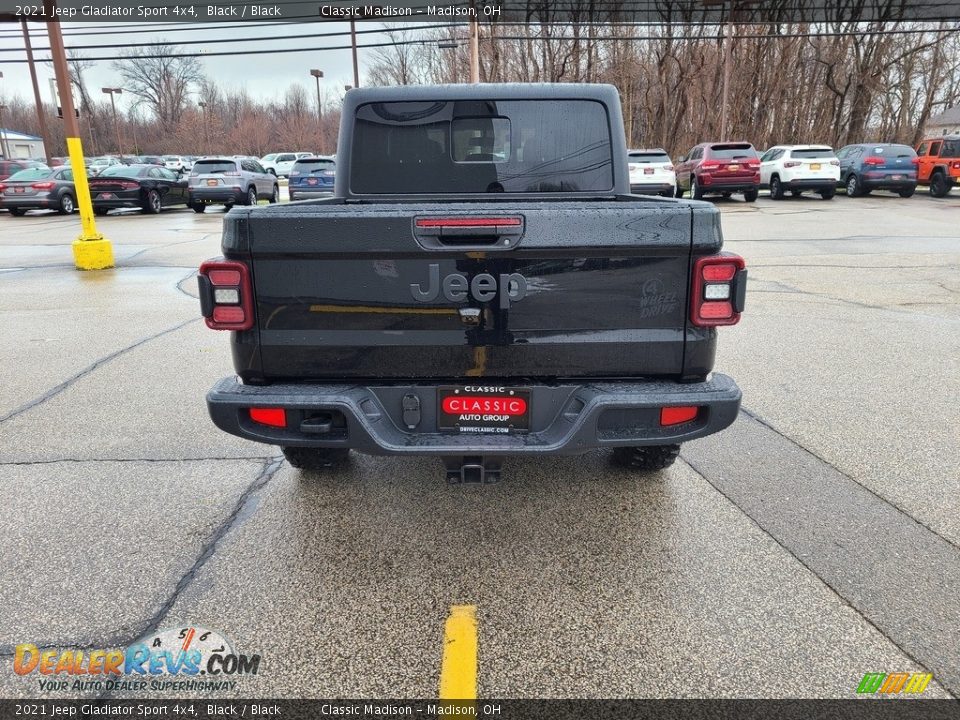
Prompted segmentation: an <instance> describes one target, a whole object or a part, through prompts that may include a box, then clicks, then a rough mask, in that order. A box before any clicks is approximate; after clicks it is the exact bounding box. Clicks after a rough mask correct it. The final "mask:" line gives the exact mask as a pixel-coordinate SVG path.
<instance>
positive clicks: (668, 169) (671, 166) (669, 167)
mask: <svg viewBox="0 0 960 720" xmlns="http://www.w3.org/2000/svg"><path fill="white" fill-rule="evenodd" d="M663 169H664V170H666V171H668V172H669V171H670V170H673V165H664V166H663Z"/></svg>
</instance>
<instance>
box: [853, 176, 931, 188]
mask: <svg viewBox="0 0 960 720" xmlns="http://www.w3.org/2000/svg"><path fill="white" fill-rule="evenodd" d="M860 186H861V187H863V188H865V189H867V190H906V189H908V188H915V187H917V179H916V178H913V179H911V180H891V179H889V178H869V177H862V178H860Z"/></svg>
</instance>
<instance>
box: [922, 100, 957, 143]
mask: <svg viewBox="0 0 960 720" xmlns="http://www.w3.org/2000/svg"><path fill="white" fill-rule="evenodd" d="M957 134H960V105H954V106H953V107H952V108H948V109H947V110H944V111H943V112H942V113H940V114H939V115H935V116H934V117H932V118H930V120H929V121H928V122H927V136H928V137H935V136H937V135H957Z"/></svg>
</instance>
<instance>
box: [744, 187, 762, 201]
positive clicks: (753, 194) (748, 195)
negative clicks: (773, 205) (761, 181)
mask: <svg viewBox="0 0 960 720" xmlns="http://www.w3.org/2000/svg"><path fill="white" fill-rule="evenodd" d="M759 194H760V190H758V189H757V188H754V189H753V190H744V191H743V199H744V200H746V201H747V202H756V201H757V196H758V195H759Z"/></svg>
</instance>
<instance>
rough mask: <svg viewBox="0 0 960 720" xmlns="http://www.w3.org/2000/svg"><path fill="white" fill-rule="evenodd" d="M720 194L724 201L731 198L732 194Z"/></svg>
mask: <svg viewBox="0 0 960 720" xmlns="http://www.w3.org/2000/svg"><path fill="white" fill-rule="evenodd" d="M721 194H722V195H723V198H724V199H725V200H726V199H728V198H731V197H733V193H732V192H725V193H721Z"/></svg>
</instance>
